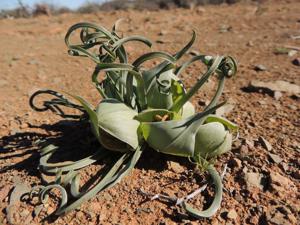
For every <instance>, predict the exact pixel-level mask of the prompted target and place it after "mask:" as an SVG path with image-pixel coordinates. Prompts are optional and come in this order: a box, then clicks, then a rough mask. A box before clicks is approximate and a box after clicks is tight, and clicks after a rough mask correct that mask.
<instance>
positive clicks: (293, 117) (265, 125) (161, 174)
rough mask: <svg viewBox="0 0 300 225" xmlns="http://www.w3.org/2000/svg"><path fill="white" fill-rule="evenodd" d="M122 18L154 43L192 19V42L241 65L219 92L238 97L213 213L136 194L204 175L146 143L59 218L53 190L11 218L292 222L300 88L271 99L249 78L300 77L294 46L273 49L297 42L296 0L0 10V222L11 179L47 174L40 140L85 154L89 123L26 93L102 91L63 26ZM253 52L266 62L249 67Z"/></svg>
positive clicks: (168, 40) (181, 37) (169, 38)
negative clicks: (109, 184)
mask: <svg viewBox="0 0 300 225" xmlns="http://www.w3.org/2000/svg"><path fill="white" fill-rule="evenodd" d="M118 18H125V19H127V20H126V21H124V22H123V23H122V26H121V30H122V31H123V32H124V34H126V35H132V34H139V35H143V36H147V37H148V38H150V39H152V40H153V41H154V43H155V45H154V47H153V48H154V49H156V50H165V51H168V52H170V53H174V52H176V50H178V49H180V48H181V47H182V46H183V45H184V44H185V43H186V42H187V41H188V40H189V38H190V36H191V32H192V29H194V30H195V31H196V33H197V35H198V37H197V40H196V43H195V44H194V46H193V49H192V50H195V51H198V52H201V53H204V54H210V55H216V54H220V55H221V54H223V55H231V56H233V57H235V58H236V59H237V61H238V64H239V67H238V69H239V70H238V73H237V76H236V77H235V78H233V79H230V80H228V82H227V83H226V91H225V93H224V98H225V99H229V101H230V102H231V103H233V104H234V109H233V110H232V111H231V112H229V113H228V114H227V118H229V119H230V120H232V121H234V122H236V123H237V124H238V125H239V127H240V139H239V140H238V141H236V142H235V144H234V146H233V149H232V151H231V152H229V153H226V154H225V155H222V156H221V157H219V158H218V160H217V162H216V166H217V169H218V170H219V171H221V170H222V168H223V167H224V165H225V163H227V164H228V170H227V173H226V175H225V178H224V181H223V182H224V194H223V197H224V199H223V202H222V207H221V209H220V210H219V211H218V212H217V214H216V215H215V216H214V217H213V218H211V219H201V220H196V219H194V218H192V217H189V216H187V215H186V214H184V212H181V211H180V210H179V209H178V208H177V207H175V206H174V205H173V204H171V203H168V202H164V201H159V200H153V201H150V200H149V199H148V198H147V197H146V196H144V195H142V194H141V193H140V191H139V190H140V188H142V189H143V190H145V191H147V192H149V193H165V194H169V195H172V196H179V197H182V196H184V195H186V194H187V193H190V192H191V191H193V190H195V189H196V188H197V187H199V185H201V183H203V179H205V175H203V174H199V173H198V172H197V171H194V170H193V167H192V165H190V163H189V162H188V160H187V159H184V158H177V157H170V156H167V155H162V154H159V153H156V152H154V151H153V150H150V149H149V150H147V151H146V152H145V153H144V155H143V156H142V158H141V159H140V161H139V163H138V165H137V167H136V168H135V169H134V170H133V172H132V173H131V174H130V175H129V176H127V177H126V178H125V179H123V181H122V182H120V183H119V184H118V185H116V186H115V187H114V188H112V189H110V190H108V191H105V192H104V193H103V194H101V195H97V196H96V197H94V198H93V199H92V200H90V201H89V202H86V203H84V204H83V205H82V206H81V207H80V208H79V209H77V210H75V211H73V212H71V213H69V214H67V215H65V216H63V217H59V218H55V217H53V216H51V215H50V214H51V213H52V212H53V211H54V209H55V205H53V204H54V203H55V201H53V202H52V203H51V204H50V205H49V207H48V209H46V210H45V211H43V212H41V214H40V215H39V216H38V217H36V218H33V217H32V210H33V207H32V205H30V204H29V203H22V204H20V205H18V206H16V208H15V212H14V213H13V221H14V223H15V224H49V223H53V224H214V225H216V224H228V225H229V224H299V209H300V202H299V198H300V192H299V188H300V184H299V179H300V174H299V168H300V157H299V156H300V155H299V151H300V148H299V146H300V131H299V125H300V122H299V115H300V112H299V111H300V105H299V94H298V95H297V94H290V93H287V92H281V94H282V96H281V97H280V98H279V99H278V98H277V97H276V98H275V97H274V96H273V94H272V93H271V92H269V91H267V92H266V91H264V90H262V91H256V90H252V89H249V88H247V87H249V82H250V81H251V80H257V79H258V80H262V81H275V80H284V81H288V82H291V83H294V84H297V85H300V79H299V75H300V67H299V66H296V65H293V63H292V61H293V60H294V59H295V58H297V57H298V58H299V57H300V52H299V51H298V52H297V51H296V53H295V54H294V55H293V56H288V55H287V54H280V55H278V54H274V48H276V47H282V46H296V47H297V46H298V47H299V46H300V40H299V39H293V38H291V37H292V36H299V35H300V2H299V1H296V0H295V1H292V0H290V1H266V2H265V3H263V4H261V5H256V4H254V3H253V4H236V5H232V6H228V5H222V6H206V7H203V8H195V9H193V10H189V9H176V10H172V11H158V12H148V11H142V12H137V11H117V12H103V13H98V14H89V15H80V14H65V15H60V16H53V17H43V16H41V17H37V18H32V19H5V20H0V68H1V72H0V102H1V104H0V137H1V139H0V146H1V147H0V209H1V211H0V224H7V223H8V222H7V215H6V211H5V207H6V206H7V205H8V201H9V197H8V196H9V193H10V192H11V190H12V188H13V185H14V183H16V182H18V181H22V182H24V183H27V184H29V185H31V186H34V185H35V184H40V183H41V182H42V180H41V176H40V173H39V171H38V169H37V165H38V159H39V154H38V147H37V146H36V145H35V144H34V142H35V141H36V140H39V139H40V140H44V139H47V140H52V141H57V142H60V143H63V146H64V148H65V149H66V150H69V152H70V151H72V152H75V153H74V154H73V153H72V154H73V155H76V157H78V158H80V157H82V156H84V155H85V154H87V150H86V149H84V147H83V144H82V143H81V142H80V139H81V137H83V136H87V135H88V134H89V133H88V132H89V131H88V128H87V127H82V126H81V125H78V123H76V122H66V121H63V122H60V121H61V118H60V117H58V116H56V115H54V114H52V113H51V112H43V113H38V112H35V111H33V110H32V109H31V108H30V107H29V104H28V100H29V97H30V95H31V94H32V93H33V92H34V91H36V90H38V89H41V88H42V89H44V88H49V89H54V90H65V91H68V92H71V93H75V94H78V95H81V96H83V97H84V98H86V99H87V100H89V101H90V102H92V103H94V104H96V103H97V102H98V101H99V95H98V93H97V91H96V89H95V88H94V87H93V86H92V84H91V81H90V75H91V72H92V71H93V67H94V65H93V63H92V62H90V60H88V59H86V58H76V57H71V56H69V55H68V54H67V48H66V46H65V45H64V35H65V33H66V31H67V29H68V28H69V27H70V26H71V25H73V24H74V23H77V22H82V21H89V22H94V23H97V24H101V25H103V26H105V27H107V28H110V27H111V26H112V24H113V22H114V21H116V20H117V19H118ZM127 49H128V51H130V57H132V58H134V57H137V56H138V55H140V54H141V53H142V52H145V51H146V48H144V47H143V46H141V45H139V44H132V45H131V44H129V45H128V46H127ZM189 57H191V56H190V55H186V56H185V57H184V59H188V58H189ZM260 64H261V65H263V66H264V67H266V70H263V71H257V70H255V69H254V68H255V66H257V65H260ZM198 76H199V71H198V68H197V66H195V67H191V68H190V69H189V70H188V71H187V73H186V74H184V76H183V77H184V81H185V83H186V85H187V87H190V86H191V85H192V84H193V83H194V82H195V81H196V78H197V77H198ZM208 95H209V91H208V92H207V93H206V92H205V93H203V92H201V93H200V92H199V94H198V95H197V96H195V97H194V98H193V103H194V104H195V105H196V106H197V109H198V110H200V109H201V107H203V105H204V104H205V101H206V100H207V97H208ZM80 131H81V132H80ZM82 131H84V132H82ZM79 134H80V135H79ZM262 138H264V139H265V140H267V142H268V143H269V144H270V146H269V145H268V144H267V145H266V144H265V143H264V142H263V141H262ZM172 162H175V163H172ZM176 163H178V164H176ZM100 167H101V165H100V164H99V165H98V164H96V165H93V166H90V167H88V168H87V169H86V170H84V171H83V175H82V177H83V180H84V181H86V179H88V178H89V177H91V176H92V175H95V174H97V171H98V169H99V168H100ZM212 192H213V189H209V190H208V191H205V192H204V193H203V195H202V197H201V195H200V196H198V197H197V198H196V199H194V200H193V203H194V205H195V206H198V207H199V208H201V207H203V206H204V207H205V206H207V205H208V204H209V202H210V201H211V194H212ZM49 215H50V216H49Z"/></svg>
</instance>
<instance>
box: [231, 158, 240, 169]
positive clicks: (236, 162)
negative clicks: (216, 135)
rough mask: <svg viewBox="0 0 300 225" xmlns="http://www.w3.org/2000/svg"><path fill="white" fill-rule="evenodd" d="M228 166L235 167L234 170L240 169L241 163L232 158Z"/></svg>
mask: <svg viewBox="0 0 300 225" xmlns="http://www.w3.org/2000/svg"><path fill="white" fill-rule="evenodd" d="M229 165H232V166H233V167H236V168H241V167H242V161H241V160H239V159H237V158H233V159H231V160H230V161H229Z"/></svg>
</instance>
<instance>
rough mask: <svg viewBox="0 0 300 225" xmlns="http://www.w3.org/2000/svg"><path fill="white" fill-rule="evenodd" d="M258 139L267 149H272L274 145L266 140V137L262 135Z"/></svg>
mask: <svg viewBox="0 0 300 225" xmlns="http://www.w3.org/2000/svg"><path fill="white" fill-rule="evenodd" d="M258 141H259V143H260V144H261V145H262V146H263V147H264V148H265V149H267V150H268V151H271V150H272V145H271V144H270V143H269V142H268V141H267V140H266V139H264V138H263V137H262V136H260V137H259V138H258Z"/></svg>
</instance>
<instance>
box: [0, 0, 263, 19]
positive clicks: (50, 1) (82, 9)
mask: <svg viewBox="0 0 300 225" xmlns="http://www.w3.org/2000/svg"><path fill="white" fill-rule="evenodd" d="M246 1H247V0H152V1H147V0H75V1H74V0H66V1H60V0H1V1H0V18H9V17H14V18H19V17H30V16H36V15H41V14H46V15H55V14H61V13H66V12H79V13H93V12H97V11H101V10H103V11H107V10H120V9H148V10H157V9H172V8H190V9H192V8H194V7H196V6H199V5H206V4H222V3H227V4H233V3H237V2H246ZM248 2H253V0H252V1H251V0H248ZM257 2H259V0H258V1H257Z"/></svg>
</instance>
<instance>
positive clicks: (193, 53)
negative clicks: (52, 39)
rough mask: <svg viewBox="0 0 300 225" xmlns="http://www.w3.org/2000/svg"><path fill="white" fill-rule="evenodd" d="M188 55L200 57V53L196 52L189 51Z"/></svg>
mask: <svg viewBox="0 0 300 225" xmlns="http://www.w3.org/2000/svg"><path fill="white" fill-rule="evenodd" d="M189 54H190V55H192V56H196V55H200V52H199V51H197V50H191V51H189Z"/></svg>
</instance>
